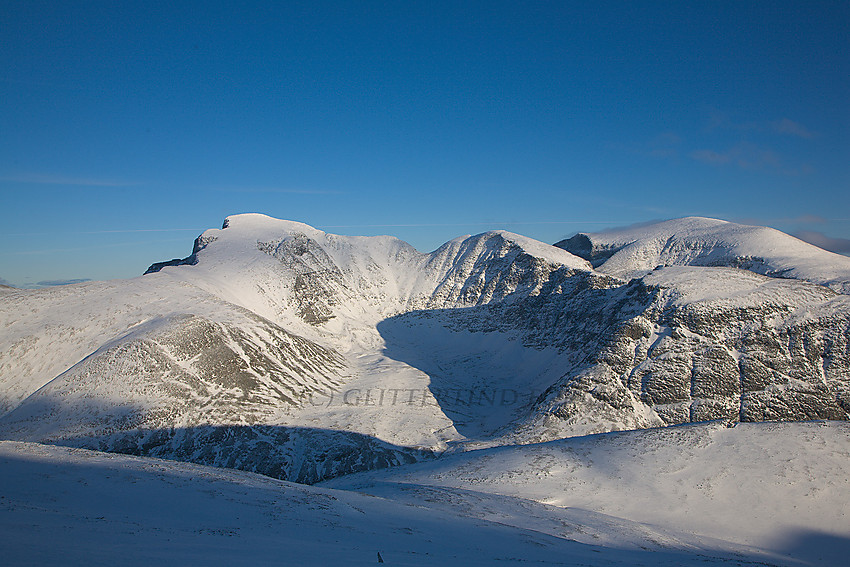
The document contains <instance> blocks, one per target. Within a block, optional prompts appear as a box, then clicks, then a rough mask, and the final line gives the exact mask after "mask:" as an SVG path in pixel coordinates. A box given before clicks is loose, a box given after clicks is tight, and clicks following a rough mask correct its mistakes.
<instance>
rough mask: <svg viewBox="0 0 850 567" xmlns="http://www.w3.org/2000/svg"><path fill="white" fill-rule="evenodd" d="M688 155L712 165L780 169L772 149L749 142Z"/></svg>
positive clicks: (777, 157) (776, 156)
mask: <svg viewBox="0 0 850 567" xmlns="http://www.w3.org/2000/svg"><path fill="white" fill-rule="evenodd" d="M690 156H691V158H693V159H695V160H696V161H700V162H703V163H708V164H712V165H726V164H734V165H737V166H738V167H740V168H742V169H775V170H782V163H781V160H780V159H779V156H778V155H777V154H776V153H775V152H774V151H773V150H770V149H767V148H762V147H760V146H757V145H755V144H752V143H750V142H739V143H737V144H735V145H734V146H732V147H731V148H729V149H727V150H724V151H719V152H718V151H715V150H711V149H701V150H695V151H693V152H691V154H690Z"/></svg>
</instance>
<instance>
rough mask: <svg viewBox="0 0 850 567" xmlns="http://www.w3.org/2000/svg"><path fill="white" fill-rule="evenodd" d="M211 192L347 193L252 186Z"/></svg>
mask: <svg viewBox="0 0 850 567" xmlns="http://www.w3.org/2000/svg"><path fill="white" fill-rule="evenodd" d="M209 189H210V190H211V191H221V192H224V193H288V194H295V195H344V194H345V191H332V190H325V189H298V188H289V187H252V186H241V185H240V186H230V187H211V188H209Z"/></svg>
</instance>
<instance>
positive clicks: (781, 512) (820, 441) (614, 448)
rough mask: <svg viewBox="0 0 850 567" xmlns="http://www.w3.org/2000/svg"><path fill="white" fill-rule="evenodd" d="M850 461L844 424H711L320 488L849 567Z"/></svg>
mask: <svg viewBox="0 0 850 567" xmlns="http://www.w3.org/2000/svg"><path fill="white" fill-rule="evenodd" d="M848 463H850V424H847V423H846V422H808V423H771V424H766V423H761V424H739V425H738V426H737V427H734V428H729V427H726V426H725V425H724V424H722V423H710V424H702V425H692V426H681V427H673V428H662V429H651V430H646V431H630V432H623V433H609V434H602V435H593V436H589V437H580V438H572V439H565V440H559V441H553V442H549V443H544V444H536V445H525V446H514V447H499V448H493V449H485V450H479V451H471V452H467V453H461V454H453V455H447V456H444V457H443V458H441V459H439V460H437V461H433V462H429V463H420V464H416V465H410V466H407V467H401V468H398V469H388V470H385V471H374V472H369V473H362V474H356V475H351V476H348V477H344V478H340V479H336V480H332V481H328V482H326V483H324V484H323V485H322V486H327V487H334V488H344V489H355V490H358V491H362V492H367V493H369V494H374V495H377V496H381V497H383V498H388V499H394V500H400V501H403V502H409V503H416V502H428V503H430V506H431V507H433V508H437V509H441V510H445V511H454V512H456V513H460V514H464V515H467V516H470V517H475V518H481V519H488V520H495V521H499V522H502V523H505V524H508V525H522V526H526V527H527V526H530V525H535V528H536V529H538V530H539V531H542V532H544V533H550V534H552V535H557V536H561V537H569V538H572V539H576V540H577V541H581V542H594V541H595V542H602V541H605V539H606V538H609V537H611V536H612V533H611V532H612V531H613V532H616V533H618V534H619V536H618V537H619V538H620V541H621V545H623V544H625V543H626V541H627V540H628V539H629V537H630V536H631V537H634V538H635V540H637V541H633V543H634V544H637V545H639V546H641V547H642V546H643V545H645V542H641V541H640V540H641V539H642V538H641V537H640V536H641V535H642V536H643V538H645V539H646V540H649V541H652V542H653V544H654V545H661V546H665V545H672V546H677V545H681V543H677V539H676V538H681V539H678V542H681V541H684V540H686V539H687V537H691V538H695V539H699V538H705V539H707V540H711V539H714V540H717V541H724V542H727V544H737V545H746V546H753V547H755V548H758V549H761V550H763V551H764V552H765V554H766V555H765V559H766V560H767V561H774V560H777V559H779V558H780V557H784V558H785V559H786V560H789V559H790V560H796V561H800V562H802V563H803V564H806V565H839V564H841V563H842V562H844V561H846V559H847V554H848V553H850V507H848V499H847V495H848V494H850V478H848V475H847V472H846V469H847V464H848ZM505 501H509V502H517V501H531V502H534V503H537V504H539V505H541V506H542V505H548V506H555V507H558V508H559V509H561V510H564V512H565V518H566V517H572V518H574V520H575V523H572V522H570V521H564V522H563V523H561V524H559V523H557V522H545V521H541V522H539V523H536V524H535V523H533V522H529V519H528V518H527V517H524V515H523V514H518V515H517V516H513V515H512V512H513V511H515V508H511V507H510V506H507V505H506V504H505ZM528 508H531V506H530V505H528ZM594 514H596V515H594ZM617 522H623V523H622V524H619V525H618V524H617ZM636 527H642V528H643V530H645V531H643V532H641V531H640V530H636ZM705 539H704V540H703V541H705ZM653 544H650V545H653Z"/></svg>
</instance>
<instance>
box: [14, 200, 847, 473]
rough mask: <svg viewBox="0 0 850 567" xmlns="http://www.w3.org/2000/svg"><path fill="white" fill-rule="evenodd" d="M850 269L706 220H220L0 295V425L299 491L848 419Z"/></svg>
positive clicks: (773, 236)
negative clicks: (584, 228)
mask: <svg viewBox="0 0 850 567" xmlns="http://www.w3.org/2000/svg"><path fill="white" fill-rule="evenodd" d="M777 276H781V277H777ZM848 282H850V258H846V257H843V256H839V255H836V254H831V253H829V252H825V251H823V250H820V249H818V248H816V247H814V246H811V245H808V244H805V243H803V242H801V241H798V240H796V239H794V238H792V237H789V236H787V235H784V234H782V233H779V232H777V231H774V230H772V229H764V228H760V227H746V226H741V225H736V224H732V223H726V222H723V221H716V220H711V219H700V218H687V219H680V220H676V221H667V222H664V223H660V224H657V225H652V226H646V227H642V228H639V229H634V230H631V231H628V230H624V231H615V232H610V233H601V234H593V235H577V236H576V237H573V238H572V239H570V240H568V241H565V242H561V243H559V244H558V246H551V245H547V244H544V243H541V242H537V241H534V240H531V239H528V238H525V237H523V236H520V235H517V234H512V233H508V232H504V231H496V232H487V233H484V234H479V235H476V236H465V237H460V238H457V239H455V240H452V241H450V242H447V243H446V244H444V245H443V246H441V247H440V248H439V249H437V250H436V251H434V252H432V253H430V254H424V253H420V252H418V251H416V250H415V249H413V248H412V247H411V246H409V245H408V244H406V243H404V242H402V241H400V240H398V239H395V238H392V237H383V236H382V237H350V236H340V235H334V234H328V233H324V232H321V231H319V230H316V229H314V228H311V227H309V226H307V225H304V224H301V223H296V222H290V221H281V220H277V219H273V218H270V217H267V216H263V215H257V214H248V215H237V216H233V217H229V218H228V219H227V220H226V221H225V223H224V227H223V228H222V229H213V230H208V231H206V232H204V233H203V234H202V235H201V236H200V237H198V239H197V240H196V242H195V247H194V250H193V253H192V255H191V256H190V257H188V258H186V259H184V260H179V261H177V260H175V261H171V262H166V263H161V264H155V265H153V266H151V268H150V269H149V270H148V273H147V274H146V275H144V276H142V277H139V278H135V279H132V280H127V281H111V282H91V283H83V284H79V285H73V286H65V287H61V288H53V289H46V290H37V291H30V290H14V291H7V292H6V293H4V294H3V295H2V297H0V319H2V326H3V328H4V329H5V331H4V333H3V335H2V348H0V409H2V412H3V414H2V417H0V437H2V438H6V439H14V440H21V441H35V442H51V443H59V444H64V445H71V446H78V447H88V448H94V449H103V450H109V451H118V452H124V453H132V454H142V455H154V456H160V457H168V458H177V459H181V460H188V461H194V462H199V463H204V464H215V465H223V466H231V467H237V468H243V469H246V470H252V471H258V472H263V473H266V474H271V475H273V476H276V477H279V478H287V479H292V480H298V481H302V482H315V481H317V480H321V479H324V478H329V477H332V476H336V475H339V474H344V473H346V472H351V471H355V470H365V469H370V468H375V467H382V466H388V465H393V464H399V463H405V462H412V461H414V460H419V459H421V458H427V457H428V456H430V455H431V454H432V453H434V452H442V451H444V450H445V449H447V448H449V447H451V448H453V450H454V449H456V448H458V447H461V448H467V449H468V448H474V447H482V446H491V445H505V444H509V445H514V444H525V443H531V442H541V441H549V440H553V439H560V438H564V437H570V436H575V435H584V434H589V433H598V432H604V431H613V430H623V429H635V428H646V427H656V426H663V425H673V424H682V423H689V422H701V421H707V420H724V421H727V422H737V421H763V420H810V419H833V420H835V419H837V420H844V419H847V418H848V412H850V346H848V335H850V296H848V295H847V294H845V293H843V292H844V291H846V290H847V289H848V288H846V287H845V286H846V285H850V284H848ZM322 439H327V440H328V441H327V442H324V441H321V440H322ZM327 447H331V449H328V448H327Z"/></svg>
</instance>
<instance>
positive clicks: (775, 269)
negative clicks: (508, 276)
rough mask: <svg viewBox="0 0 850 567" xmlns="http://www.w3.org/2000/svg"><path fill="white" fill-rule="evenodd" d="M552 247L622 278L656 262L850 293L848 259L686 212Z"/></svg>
mask: <svg viewBox="0 0 850 567" xmlns="http://www.w3.org/2000/svg"><path fill="white" fill-rule="evenodd" d="M556 246H558V247H560V248H563V249H565V250H568V251H570V252H572V253H574V254H577V255H579V256H581V257H583V258H585V259H587V260H588V261H590V262H591V263H592V264H593V265H594V266H595V267H596V269H598V270H599V271H601V272H604V273H607V274H611V275H614V276H617V277H621V278H626V279H628V278H633V277H642V276H643V275H645V274H646V273H648V272H649V271H651V270H653V269H654V268H655V267H657V266H728V267H735V268H743V269H746V270H750V271H752V272H755V273H758V274H763V275H768V276H772V277H783V278H796V279H801V280H806V281H811V282H814V283H818V284H821V285H826V286H829V287H830V288H832V289H834V290H835V291H838V292H840V293H850V258H848V257H846V256H842V255H840V254H834V253H832V252H828V251H826V250H823V249H821V248H818V247H817V246H814V245H812V244H808V243H806V242H803V241H802V240H799V239H797V238H794V237H793V236H789V235H787V234H785V233H783V232H780V231H778V230H776V229H773V228H768V227H763V226H749V225H742V224H736V223H732V222H727V221H723V220H717V219H709V218H702V217H687V218H682V219H674V220H669V221H664V222H659V223H655V224H650V225H646V226H640V227H631V228H622V229H615V230H610V231H604V232H597V233H589V234H577V235H576V236H574V237H572V238H570V239H567V240H563V241H561V242H558V243H557V244H556Z"/></svg>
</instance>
